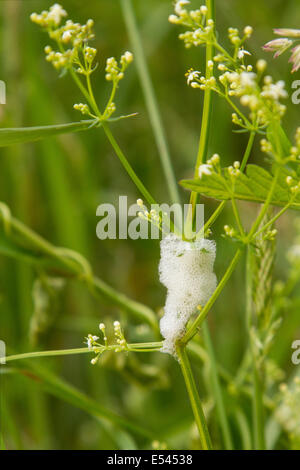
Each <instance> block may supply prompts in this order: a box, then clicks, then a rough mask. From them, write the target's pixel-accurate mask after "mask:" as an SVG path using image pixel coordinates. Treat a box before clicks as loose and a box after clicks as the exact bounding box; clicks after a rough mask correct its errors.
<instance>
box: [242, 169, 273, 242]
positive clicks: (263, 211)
mask: <svg viewBox="0 0 300 470" xmlns="http://www.w3.org/2000/svg"><path fill="white" fill-rule="evenodd" d="M279 175H280V166H278V167H277V168H276V172H275V175H274V178H273V182H272V185H271V188H270V190H269V194H268V196H267V199H266V201H265V203H264V204H263V206H262V208H261V211H260V213H259V215H258V217H257V219H256V220H255V222H254V224H253V226H252V228H251V230H250V232H249V234H248V237H247V238H248V240H251V239H252V237H253V235H254V233H255V232H256V230H257V229H258V227H259V225H260V223H261V222H262V220H263V218H264V216H265V215H266V213H267V210H268V208H269V205H270V204H271V201H272V197H273V194H274V191H275V188H276V185H277V181H278V178H279Z"/></svg>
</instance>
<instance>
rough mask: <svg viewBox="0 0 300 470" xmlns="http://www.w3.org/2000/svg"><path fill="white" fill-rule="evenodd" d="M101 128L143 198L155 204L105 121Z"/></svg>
mask: <svg viewBox="0 0 300 470" xmlns="http://www.w3.org/2000/svg"><path fill="white" fill-rule="evenodd" d="M102 128H103V130H104V132H105V134H106V137H107V138H108V140H109V141H110V143H111V145H112V147H113V149H114V151H115V152H116V155H117V157H118V158H119V160H120V162H121V163H122V165H123V167H124V168H125V170H126V171H127V173H128V175H129V176H130V178H131V179H132V181H133V182H134V184H135V185H136V187H137V188H138V189H139V191H140V192H141V194H142V195H143V196H144V198H145V199H146V201H147V202H148V203H149V204H156V202H155V199H154V198H153V197H152V196H151V194H150V193H149V191H148V190H147V189H146V188H145V186H144V184H143V183H142V181H141V180H140V179H139V177H138V176H137V175H136V173H135V171H134V170H133V168H132V166H131V165H130V163H129V162H128V160H127V158H126V157H125V155H124V153H123V152H122V150H121V148H120V146H119V144H118V143H117V141H116V139H115V138H114V136H113V135H112V132H111V130H110V128H109V127H108V125H107V123H106V122H103V123H102Z"/></svg>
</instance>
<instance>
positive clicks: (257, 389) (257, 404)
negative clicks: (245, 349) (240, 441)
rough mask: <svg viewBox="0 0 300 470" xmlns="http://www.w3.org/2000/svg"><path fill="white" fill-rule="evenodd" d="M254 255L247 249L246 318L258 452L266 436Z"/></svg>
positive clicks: (255, 437)
mask: <svg viewBox="0 0 300 470" xmlns="http://www.w3.org/2000/svg"><path fill="white" fill-rule="evenodd" d="M252 281H253V272H252V253H251V247H250V246H248V247H247V263H246V318H247V324H248V332H249V341H250V350H251V357H252V370H253V394H252V413H253V428H254V448H255V449H256V450H263V449H265V436H264V403H263V389H262V381H261V377H260V371H259V368H258V365H257V357H256V352H255V346H254V344H253V338H252V336H251V330H252V328H253V327H254V325H253V312H252Z"/></svg>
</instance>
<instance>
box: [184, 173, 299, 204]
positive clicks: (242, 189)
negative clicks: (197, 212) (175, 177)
mask: <svg viewBox="0 0 300 470" xmlns="http://www.w3.org/2000/svg"><path fill="white" fill-rule="evenodd" d="M287 176H291V177H292V178H294V182H295V184H297V183H298V180H299V178H298V177H297V175H296V173H295V172H293V171H289V170H287V169H285V168H282V169H281V172H280V176H279V180H278V182H277V185H276V187H275V190H274V195H273V198H272V201H271V204H272V205H274V206H280V207H282V206H285V205H286V204H287V203H288V202H289V200H290V192H289V189H288V185H287V183H286V178H287ZM272 181H273V175H272V174H271V173H269V172H268V171H266V170H265V169H263V168H261V167H260V166H257V165H248V166H247V170H246V174H244V173H240V174H239V175H238V176H237V177H236V179H235V184H233V182H232V180H231V178H230V176H229V174H228V172H227V171H225V170H223V171H222V173H221V174H219V173H212V174H211V175H202V177H201V179H200V178H198V179H194V180H182V181H181V182H180V184H181V185H182V186H183V187H184V188H186V189H189V190H190V191H195V192H197V193H199V194H203V195H204V196H207V197H211V198H213V199H218V200H222V201H226V200H229V199H232V198H235V199H240V200H244V201H252V202H258V203H263V202H264V201H265V200H266V198H267V196H268V192H269V189H270V186H271V184H272ZM290 207H291V208H292V209H296V210H300V194H298V195H297V196H296V198H295V199H294V202H293V204H291V206H290Z"/></svg>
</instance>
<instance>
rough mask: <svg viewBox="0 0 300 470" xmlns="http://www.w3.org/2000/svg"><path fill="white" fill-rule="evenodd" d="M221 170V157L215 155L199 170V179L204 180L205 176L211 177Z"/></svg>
mask: <svg viewBox="0 0 300 470" xmlns="http://www.w3.org/2000/svg"><path fill="white" fill-rule="evenodd" d="M217 170H220V156H219V155H218V154H217V153H215V154H214V155H213V156H212V157H211V158H210V159H209V160H207V162H206V163H202V165H200V166H199V168H198V175H199V178H202V176H203V175H207V176H209V175H211V174H212V173H213V172H214V171H217Z"/></svg>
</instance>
